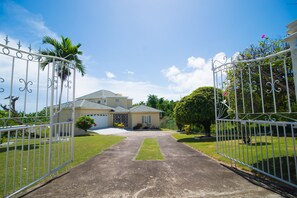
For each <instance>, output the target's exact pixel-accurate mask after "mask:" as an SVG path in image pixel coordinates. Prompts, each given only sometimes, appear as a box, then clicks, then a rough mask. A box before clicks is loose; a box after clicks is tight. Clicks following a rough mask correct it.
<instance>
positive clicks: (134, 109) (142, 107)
mask: <svg viewBox="0 0 297 198" xmlns="http://www.w3.org/2000/svg"><path fill="white" fill-rule="evenodd" d="M130 112H132V113H151V112H156V113H160V112H162V111H160V110H159V109H155V108H152V107H148V106H145V105H138V106H134V107H132V108H131V109H130Z"/></svg>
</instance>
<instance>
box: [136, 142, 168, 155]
mask: <svg viewBox="0 0 297 198" xmlns="http://www.w3.org/2000/svg"><path fill="white" fill-rule="evenodd" d="M135 159H136V160H164V157H163V155H162V153H161V151H160V146H159V143H158V141H157V139H156V138H145V139H144V140H143V143H142V145H141V148H140V150H139V152H138V154H137V156H136V158H135Z"/></svg>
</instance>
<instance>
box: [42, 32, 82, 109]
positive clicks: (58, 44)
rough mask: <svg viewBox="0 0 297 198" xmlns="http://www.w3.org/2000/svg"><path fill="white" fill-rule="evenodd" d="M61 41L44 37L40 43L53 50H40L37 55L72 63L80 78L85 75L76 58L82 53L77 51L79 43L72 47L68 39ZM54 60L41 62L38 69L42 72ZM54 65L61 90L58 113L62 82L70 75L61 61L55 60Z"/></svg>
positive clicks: (48, 59) (49, 59) (63, 38)
mask: <svg viewBox="0 0 297 198" xmlns="http://www.w3.org/2000/svg"><path fill="white" fill-rule="evenodd" d="M61 38H62V40H61V41H58V40H56V39H55V38H52V37H49V36H44V37H43V40H42V43H43V44H50V45H52V46H53V47H54V48H53V49H43V50H40V51H39V53H40V54H43V55H50V56H59V57H61V58H64V59H66V60H69V61H72V62H73V63H74V67H75V69H76V70H77V71H78V72H80V73H81V75H82V76H84V74H85V73H86V71H85V67H84V65H83V64H82V61H81V60H80V59H79V58H78V55H82V51H79V47H80V46H81V44H80V43H78V44H77V45H73V44H72V41H71V40H70V39H69V38H68V37H64V36H61ZM53 61H54V58H49V57H47V58H45V60H44V61H42V62H41V64H40V67H41V69H42V70H44V69H45V68H46V66H47V65H48V64H49V63H52V62H53ZM55 63H56V66H57V67H56V69H55V70H56V72H57V75H58V77H59V78H60V80H61V89H60V91H61V92H60V97H59V106H58V111H60V108H61V100H62V92H63V85H64V81H65V80H66V79H67V78H68V76H70V75H71V72H70V70H69V69H68V68H67V67H66V66H65V64H64V63H63V61H60V60H58V59H55Z"/></svg>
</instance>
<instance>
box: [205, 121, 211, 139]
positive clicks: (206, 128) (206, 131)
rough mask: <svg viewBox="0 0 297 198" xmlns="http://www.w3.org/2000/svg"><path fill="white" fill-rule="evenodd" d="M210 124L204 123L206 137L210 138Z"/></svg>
mask: <svg viewBox="0 0 297 198" xmlns="http://www.w3.org/2000/svg"><path fill="white" fill-rule="evenodd" d="M210 125H211V123H210V122H204V123H203V127H204V132H205V136H207V137H210Z"/></svg>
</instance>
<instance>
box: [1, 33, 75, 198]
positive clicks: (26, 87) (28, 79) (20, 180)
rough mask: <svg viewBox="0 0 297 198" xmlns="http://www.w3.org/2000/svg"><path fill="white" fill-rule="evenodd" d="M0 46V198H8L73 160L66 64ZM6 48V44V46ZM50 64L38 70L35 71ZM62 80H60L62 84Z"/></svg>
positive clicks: (71, 72)
mask: <svg viewBox="0 0 297 198" xmlns="http://www.w3.org/2000/svg"><path fill="white" fill-rule="evenodd" d="M9 42H10V41H9V40H8V38H7V37H6V39H5V40H4V44H2V43H1V42H0V105H1V107H0V110H1V111H0V193H1V195H0V196H2V195H3V196H4V197H11V196H13V195H15V194H17V193H19V192H20V191H22V190H24V189H26V188H28V187H29V186H31V185H33V184H35V183H36V182H38V181H40V180H42V179H44V178H45V177H47V176H49V175H51V174H53V173H55V172H56V171H58V170H59V169H61V168H62V167H64V166H65V165H67V164H68V163H70V162H72V160H73V157H74V156H73V154H74V152H73V149H74V141H73V135H74V134H73V133H74V99H75V69H74V67H73V64H72V62H70V61H68V60H66V59H64V58H61V57H59V56H58V55H57V56H56V57H52V56H47V55H41V54H38V53H33V52H31V47H29V48H28V51H25V50H23V49H22V46H21V43H20V42H19V43H18V44H17V47H11V46H9V45H8V43H9ZM11 42H12V41H11ZM45 60H50V63H49V64H48V65H47V66H46V68H45V69H44V70H41V69H40V65H41V64H42V62H44V61H45ZM63 76H64V77H65V76H66V78H64V80H61V79H62V78H63Z"/></svg>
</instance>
